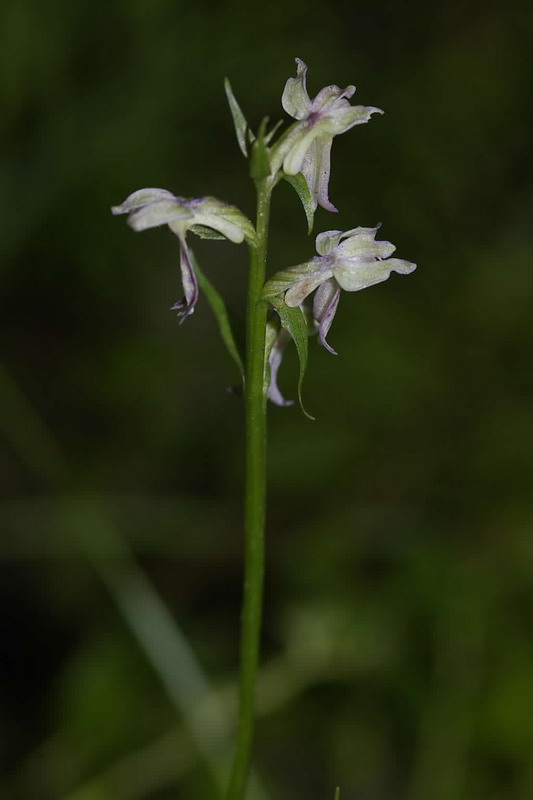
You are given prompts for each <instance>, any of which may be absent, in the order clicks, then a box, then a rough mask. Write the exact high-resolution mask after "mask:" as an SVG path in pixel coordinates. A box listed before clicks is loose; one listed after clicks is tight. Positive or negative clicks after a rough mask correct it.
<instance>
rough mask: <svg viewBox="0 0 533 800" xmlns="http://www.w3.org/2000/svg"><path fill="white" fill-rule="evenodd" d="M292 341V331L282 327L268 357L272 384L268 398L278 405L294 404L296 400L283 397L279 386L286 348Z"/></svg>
mask: <svg viewBox="0 0 533 800" xmlns="http://www.w3.org/2000/svg"><path fill="white" fill-rule="evenodd" d="M290 341H291V335H290V333H289V332H288V331H286V330H285V328H281V330H280V331H279V333H278V335H277V337H276V340H275V342H274V344H273V345H272V349H271V351H270V355H269V358H268V364H269V367H270V384H269V387H268V399H269V400H270V401H271V402H272V403H274V405H276V406H292V405H294V402H293V401H292V400H286V399H285V398H284V397H283V395H282V394H281V391H280V388H279V386H278V372H279V368H280V366H281V362H282V361H283V356H284V353H285V348H286V347H287V345H288V344H289V342H290Z"/></svg>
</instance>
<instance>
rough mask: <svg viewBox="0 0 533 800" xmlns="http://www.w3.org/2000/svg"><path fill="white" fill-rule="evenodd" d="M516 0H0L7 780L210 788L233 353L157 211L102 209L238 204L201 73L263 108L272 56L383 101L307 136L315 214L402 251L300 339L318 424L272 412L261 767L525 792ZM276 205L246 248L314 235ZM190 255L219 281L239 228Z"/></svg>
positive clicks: (523, 32)
mask: <svg viewBox="0 0 533 800" xmlns="http://www.w3.org/2000/svg"><path fill="white" fill-rule="evenodd" d="M532 9H533V7H532V6H531V4H530V3H527V2H523V3H522V4H520V3H510V4H505V5H504V4H503V3H502V4H497V3H495V2H491V0H485V2H483V3H481V2H450V3H442V4H437V5H436V6H432V5H431V4H428V3H423V2H421V0H418V2H413V3H401V2H392V0H389V2H382V3H373V4H369V3H363V2H361V1H360V0H357V2H341V1H340V0H336V1H335V2H332V3H331V4H327V3H326V2H325V1H324V2H319V0H316V1H315V2H314V3H305V2H303V1H302V0H293V1H292V2H287V1H286V0H283V2H281V1H280V0H274V1H273V2H269V3H268V4H261V5H260V6H254V5H253V4H244V3H242V2H228V3H226V4H224V5H219V4H216V3H214V2H211V3H210V2H202V3H200V4H186V3H184V2H175V1H174V2H173V1H172V0H137V1H134V0H132V2H129V3H126V2H118V0H114V1H113V0H111V1H108V2H105V3H104V2H98V1H97V2H88V0H68V1H67V0H64V1H63V2H61V1H60V0H56V1H55V2H54V1H53V0H52V2H49V3H39V2H37V0H4V4H3V7H2V24H1V28H2V48H1V49H2V60H3V62H4V64H3V67H2V70H1V77H0V84H1V98H2V99H1V108H2V122H3V124H2V135H3V146H2V157H1V158H2V162H1V163H2V166H1V171H0V180H1V181H2V189H3V191H2V193H1V198H2V208H1V213H0V219H1V222H2V235H1V237H0V249H1V251H2V256H3V257H2V297H3V303H2V357H3V363H4V367H3V368H2V372H1V373H0V378H1V381H0V382H1V386H0V393H1V395H2V402H1V408H2V412H1V421H2V426H3V429H4V433H5V434H6V446H5V447H3V448H2V451H1V462H0V463H1V470H2V493H3V514H2V517H3V523H2V526H3V533H2V538H1V546H0V555H1V562H0V573H1V575H0V577H1V581H0V596H1V604H2V622H1V647H2V657H1V666H0V669H1V673H2V675H1V677H2V689H1V708H2V710H1V717H0V737H1V739H2V745H3V747H2V749H3V779H2V789H1V791H0V796H1V797H2V800H3V799H4V798H5V799H6V800H19V798H20V799H21V800H22V798H23V799H24V800H48V799H50V800H56V798H65V800H67V799H68V800H130V799H131V798H141V799H143V800H165V799H166V798H177V797H180V798H182V797H183V798H189V797H199V796H202V797H211V796H215V794H214V793H215V783H216V781H215V782H214V781H213V780H212V779H211V778H210V777H209V770H208V769H206V763H207V762H209V761H211V762H212V761H213V758H214V756H213V754H212V751H213V746H212V743H211V744H210V739H211V738H212V732H213V729H214V727H215V728H216V726H214V725H213V724H212V723H213V720H212V718H211V717H209V715H208V717H207V718H206V719H204V720H203V721H202V719H200V722H199V723H198V721H197V720H196V723H195V721H194V720H195V719H196V718H194V719H193V716H194V712H195V710H196V711H197V710H198V706H199V705H200V703H199V701H198V702H196V701H197V700H198V697H199V695H200V694H201V691H200V690H201V686H200V684H201V680H200V677H199V675H198V674H197V672H195V669H196V668H195V667H194V665H192V666H191V664H189V667H188V668H187V663H188V662H187V659H188V658H189V656H190V654H191V653H190V652H189V650H188V649H187V648H191V650H192V652H194V653H195V657H196V659H197V662H198V664H199V665H201V668H202V669H203V670H204V671H205V673H206V674H207V675H208V676H209V681H210V682H211V684H212V686H213V689H214V691H215V694H216V696H217V697H218V698H219V701H220V702H222V703H223V706H224V708H225V709H226V710H225V711H224V714H226V715H227V718H228V719H231V708H232V702H231V695H232V689H233V688H234V685H235V680H236V670H237V647H238V615H239V605H240V591H241V589H240V582H241V552H242V540H241V536H242V534H241V499H240V498H241V484H242V477H243V466H242V446H243V433H242V405H241V401H240V400H239V399H238V398H236V397H234V396H232V395H231V394H229V393H227V392H226V388H227V387H229V386H232V385H233V384H235V383H236V382H237V374H236V372H235V369H234V366H233V364H232V362H231V361H230V360H229V358H228V357H227V355H226V353H225V351H224V350H223V347H222V345H221V343H220V341H219V339H218V334H217V330H216V325H215V323H214V320H213V318H212V316H211V313H210V311H209V308H208V306H207V303H206V302H205V300H202V301H201V302H200V303H199V305H198V307H197V311H196V313H195V314H194V316H193V317H192V318H190V319H188V320H187V321H186V323H185V324H184V325H183V326H181V327H180V326H178V324H177V321H176V318H175V315H174V314H172V313H170V312H169V310H168V309H169V307H170V305H171V304H172V303H173V302H175V301H176V300H177V299H178V298H179V297H180V296H181V294H180V292H181V287H180V281H179V274H178V250H177V242H176V240H175V239H174V238H173V237H172V236H171V235H170V234H169V232H168V231H167V230H163V229H161V230H155V231H150V232H147V233H145V234H143V235H136V234H133V233H132V231H131V230H129V229H128V228H127V226H126V225H125V224H124V220H123V218H120V219H116V218H113V217H112V216H111V214H110V213H109V207H110V206H111V205H113V204H116V203H119V202H121V201H122V200H123V199H124V197H125V196H126V195H127V194H129V193H130V192H131V191H133V190H135V189H138V188H141V187H144V186H161V187H164V188H168V189H171V190H172V191H175V192H176V193H177V194H180V195H183V196H189V197H199V196H202V195H205V194H213V195H216V196H217V197H220V198H221V199H225V200H227V201H229V202H233V203H236V204H238V205H239V206H240V207H241V208H242V209H243V210H244V211H245V212H247V213H248V214H249V215H253V193H252V190H251V185H250V184H249V181H248V179H247V174H246V164H245V162H244V160H243V158H242V156H241V155H240V153H239V150H238V148H237V146H236V142H235V139H234V133H233V129H232V124H231V119H230V116H229V112H228V110H227V107H226V103H225V98H224V94H223V90H222V80H223V77H224V76H225V75H228V76H229V77H230V78H231V80H232V83H233V87H234V91H235V93H236V95H237V97H238V98H239V101H240V102H241V105H242V107H243V109H244V111H245V113H246V114H247V116H248V119H249V121H250V122H251V124H252V125H253V126H256V125H257V124H258V123H259V120H260V119H261V117H262V116H263V115H264V114H269V115H270V117H271V119H272V120H273V121H275V120H277V119H278V118H279V117H280V116H281V115H282V114H281V106H280V97H281V92H282V89H283V86H284V83H285V80H286V79H287V77H289V75H293V74H294V63H293V58H294V57H295V56H299V57H300V58H303V59H304V60H305V61H306V62H307V63H308V64H309V67H310V70H309V88H310V92H311V94H312V95H314V94H315V93H316V92H317V91H318V90H319V89H320V88H321V87H322V86H324V85H326V84H329V83H332V82H333V83H338V84H340V85H342V86H344V85H346V84H348V83H352V82H353V83H356V84H357V86H358V92H357V95H356V99H355V101H356V102H359V103H363V104H366V105H377V106H379V107H381V108H383V109H385V112H386V113H385V116H383V117H379V118H378V117H374V118H373V119H372V121H371V123H370V124H368V125H365V126H361V127H359V128H356V129H354V130H352V131H350V132H349V133H347V134H346V135H344V136H342V137H339V138H338V139H336V141H335V143H334V146H333V157H332V165H333V166H332V179H331V185H330V190H331V191H330V196H331V198H332V201H333V202H334V203H335V204H336V205H337V206H338V207H339V208H340V209H341V212H340V214H339V215H336V216H333V215H331V214H328V213H327V212H325V211H322V210H320V211H319V212H318V214H317V221H316V228H315V230H316V232H318V231H321V230H327V229H330V228H340V229H342V230H346V229H348V228H352V227H354V226H356V225H364V226H369V225H374V224H376V222H378V221H383V223H384V225H383V229H382V235H383V236H382V238H384V239H389V240H391V241H392V242H394V243H395V244H396V245H397V248H398V250H397V255H398V256H399V257H400V258H406V259H408V260H411V261H415V262H416V263H417V264H418V265H419V267H418V270H417V271H416V272H415V273H414V274H413V275H411V276H409V277H400V276H396V275H393V276H392V277H391V279H390V280H389V281H388V282H386V283H383V284H381V285H379V286H376V287H372V288H371V289H369V290H368V291H365V292H363V293H360V294H347V293H345V294H344V295H343V297H342V300H341V304H340V308H339V312H338V314H337V318H336V320H335V323H334V326H333V328H332V332H331V334H330V341H331V343H332V344H333V346H335V347H336V348H337V349H338V351H339V356H338V357H337V358H335V357H333V356H331V355H329V354H328V353H327V352H325V351H324V350H323V349H322V348H319V347H317V346H316V343H315V342H314V341H312V342H310V345H311V347H310V366H309V372H308V376H307V378H306V387H305V390H306V391H305V394H306V399H307V405H308V406H309V408H310V410H311V411H312V412H313V413H314V414H315V415H316V417H317V421H316V422H314V423H312V422H309V421H308V420H307V419H305V418H304V417H303V416H302V414H301V413H300V412H299V411H298V409H297V408H296V407H294V408H289V409H278V408H272V409H271V414H270V451H269V452H270V473H269V490H270V494H269V515H268V575H267V581H266V609H265V617H266V619H265V629H264V646H263V664H264V669H263V673H262V683H261V687H262V688H261V698H262V699H261V716H260V720H259V723H258V734H257V744H256V758H255V764H256V770H257V775H258V778H259V780H260V781H261V783H262V785H263V791H264V792H266V793H267V795H268V796H270V797H272V798H276V799H278V798H279V799H280V800H284V799H286V800H288V798H295V797H296V798H299V797H302V798H304V797H305V798H307V800H315V799H316V800H318V799H319V798H320V800H323V799H324V798H330V799H331V798H332V797H333V791H334V787H335V786H336V785H337V784H339V785H340V786H341V788H342V795H341V797H342V800H477V799H479V800H526V798H529V797H533V716H532V714H531V709H532V708H533V637H532V634H533V582H532V578H533V540H532V535H531V534H532V524H531V523H532V522H533V503H532V501H531V477H532V467H533V458H532V452H533V426H532V413H531V389H532V384H533V381H532V370H531V344H532V338H533V337H532V335H531V334H532V330H531V308H532V300H533V282H532V279H531V269H532V263H531V257H532V253H533V234H532V227H531V216H532V210H533V195H532V185H533V184H532V175H531V163H532V162H531V125H530V123H531V85H532V82H533V61H532V59H531V41H532V33H533V12H532ZM272 224H273V228H272V242H271V258H270V268H271V270H272V271H273V270H275V269H279V268H281V267H284V266H288V265H290V264H296V263H299V262H301V261H302V260H305V259H306V258H308V257H310V256H311V255H313V253H314V248H313V240H312V239H308V238H306V235H305V219H304V216H303V212H302V209H301V208H300V207H299V203H298V200H297V198H296V196H295V195H294V196H293V194H292V193H291V189H290V188H289V187H288V186H285V185H284V186H282V187H280V189H279V190H277V192H276V194H275V198H274V210H273V221H272ZM195 249H196V253H197V256H198V258H199V260H200V263H201V264H202V266H203V268H204V269H205V271H206V272H207V273H208V275H209V276H210V278H211V279H212V281H213V282H214V283H215V284H216V285H217V286H218V288H219V289H221V290H222V291H223V292H224V293H225V295H226V297H227V298H228V299H229V300H230V301H231V302H232V304H233V305H234V306H235V307H236V308H241V309H242V305H243V298H244V285H245V275H246V251H245V248H244V247H237V246H234V245H231V244H227V243H222V242H198V243H196V242H195ZM296 369H297V365H296V359H295V356H294V353H289V354H288V357H287V359H286V363H285V364H284V365H283V372H282V375H281V382H282V386H283V389H284V391H285V393H286V394H287V395H288V396H290V397H294V395H295V391H296V389H295V383H296ZM91 562H92V563H91ZM136 565H137V566H136ZM139 567H140V570H141V571H138V568H139ZM146 577H147V578H148V580H149V584H148V585H147V584H146V583H145V582H144V581H145V578H146ZM150 586H153V587H155V588H156V589H157V592H158V595H156V596H155V597H154V596H153V595H152V594H150ZM157 596H159V597H160V598H162V599H163V600H164V602H165V603H166V605H167V606H168V608H169V609H170V610H171V613H172V615H173V618H174V622H175V624H176V626H179V628H178V627H176V628H174V629H172V628H171V630H170V632H169V631H166V632H165V630H163V631H161V629H160V628H159V627H158V624H159V623H158V622H157V620H159V622H161V619H160V617H161V613H162V611H161V607H160V606H158V605H157ZM154 603H155V607H153V606H154ZM150 609H151V610H150ZM154 609H155V610H154ZM152 612H153V614H152ZM154 615H155V616H154ZM180 631H181V634H182V635H184V637H185V639H184V640H181V639H179V635H180V634H179V632H180ZM173 637H174V638H173ZM171 641H172V642H174V644H173V647H174V649H172V648H171V647H170V642H171ZM186 642H188V645H187V644H186ZM180 659H181V660H180ZM154 664H155V669H154ZM165 665H166V667H169V673H170V678H169V677H168V674H169V673H165V668H166V667H165ZM165 674H166V675H167V678H166V686H165V681H163V683H162V682H161V680H160V678H161V676H163V677H164V676H165ZM169 692H170V695H171V696H172V697H173V701H172V702H171V701H170V700H169V696H168V693H169ZM219 734H220V731H219ZM219 734H217V736H219V738H220V735H219ZM228 735H229V734H228V732H227V725H226V726H225V727H224V725H222V735H221V737H222V739H226V740H227V739H228ZM217 736H215V739H216V738H217ZM217 741H218V739H217ZM202 749H203V750H205V749H207V750H208V751H209V752H211V756H209V757H208V758H207V762H206V758H205V757H204V756H203V755H202ZM215 749H216V745H215ZM222 758H223V760H224V756H222ZM215 760H216V759H215ZM256 794H258V796H260V793H258V792H256Z"/></svg>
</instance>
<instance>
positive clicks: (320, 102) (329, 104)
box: [311, 84, 355, 114]
mask: <svg viewBox="0 0 533 800" xmlns="http://www.w3.org/2000/svg"><path fill="white" fill-rule="evenodd" d="M354 93H355V86H347V87H346V89H340V88H339V87H338V86H335V84H332V85H331V86H324V88H323V89H321V90H320V91H319V93H318V94H317V96H316V97H315V99H314V100H313V102H312V104H311V113H315V114H322V113H325V112H328V113H329V112H330V111H331V110H333V109H337V108H344V107H347V108H350V104H349V102H348V99H349V98H350V97H352V96H353V94H354ZM345 98H347V99H345Z"/></svg>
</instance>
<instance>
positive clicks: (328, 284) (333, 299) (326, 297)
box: [313, 278, 341, 356]
mask: <svg viewBox="0 0 533 800" xmlns="http://www.w3.org/2000/svg"><path fill="white" fill-rule="evenodd" d="M340 296H341V290H340V287H339V284H338V283H337V281H336V280H335V279H334V278H330V279H329V280H328V281H325V283H323V284H322V285H321V286H319V287H318V289H317V292H316V294H315V297H314V301H313V317H314V319H315V322H317V323H318V338H319V340H320V343H321V344H322V345H323V346H324V347H325V348H326V350H329V352H330V353H333V355H335V356H336V355H337V351H336V350H334V349H333V347H331V345H329V344H328V343H327V341H326V336H327V335H328V331H329V329H330V328H331V323H332V322H333V319H334V317H335V312H336V311H337V306H338V305H339V299H340Z"/></svg>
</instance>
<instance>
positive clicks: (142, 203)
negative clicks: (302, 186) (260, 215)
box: [111, 189, 255, 322]
mask: <svg viewBox="0 0 533 800" xmlns="http://www.w3.org/2000/svg"><path fill="white" fill-rule="evenodd" d="M111 211H112V213H113V214H129V217H128V225H130V227H132V228H133V230H134V231H144V230H147V229H148V228H156V227H158V226H159V225H168V227H169V228H170V230H171V231H172V232H173V233H174V234H176V236H177V237H178V239H179V243H180V268H181V280H182V284H183V292H184V295H185V296H184V298H183V299H182V300H179V301H178V302H177V303H175V304H174V305H173V306H172V309H171V310H173V311H174V310H176V311H178V312H179V313H178V316H179V317H181V318H182V320H181V321H182V322H183V321H184V320H185V319H186V318H187V317H188V316H189V314H192V313H193V312H194V307H195V305H196V302H197V300H198V279H197V277H196V273H195V271H194V266H193V262H192V259H191V254H190V252H189V248H188V246H187V241H186V234H187V231H192V232H193V233H196V234H198V235H199V236H201V237H203V238H217V239H218V238H220V239H229V240H230V242H235V243H236V244H240V243H241V242H243V241H244V239H246V240H247V241H249V242H254V241H255V229H254V227H253V225H252V223H251V222H250V220H249V219H248V218H247V217H245V215H244V214H243V213H242V212H241V211H239V209H238V208H236V207H235V206H231V205H228V204H227V203H223V202H222V201H220V200H217V199H216V198H215V197H199V198H195V199H187V198H184V197H176V195H173V194H172V192H169V191H167V190H166V189H139V191H137V192H133V194H130V195H129V197H127V198H126V200H124V202H123V203H122V204H121V205H119V206H114V207H113V208H112V209H111Z"/></svg>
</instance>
